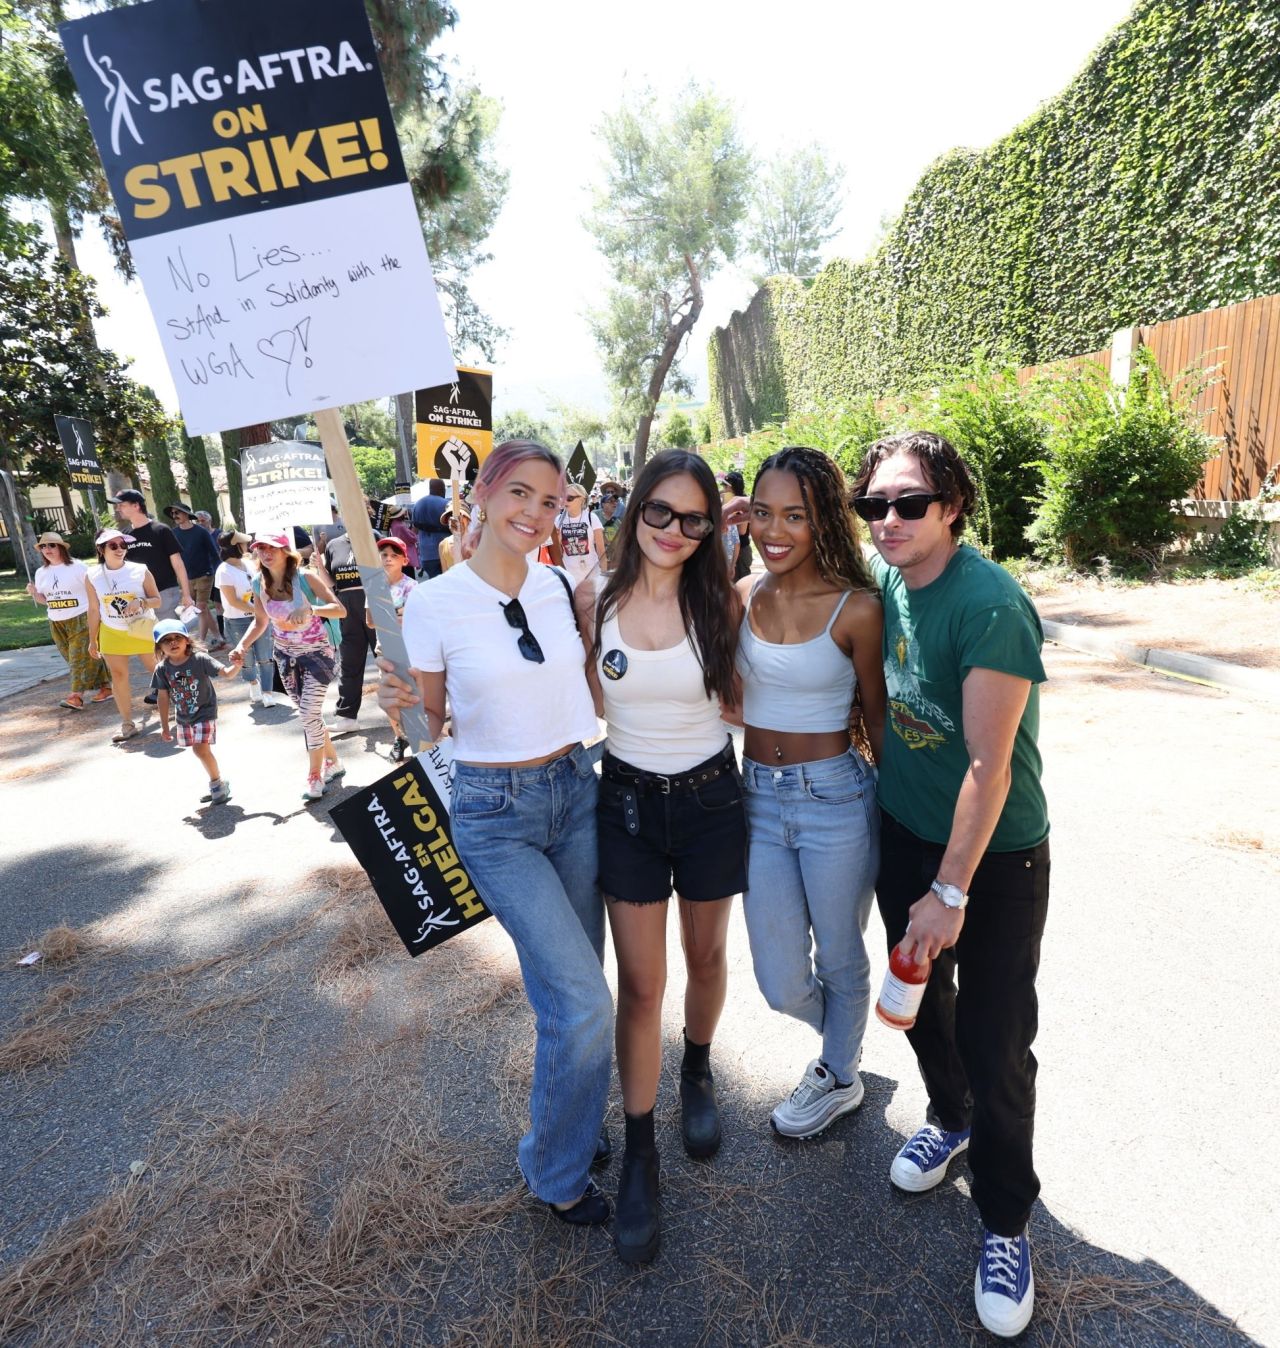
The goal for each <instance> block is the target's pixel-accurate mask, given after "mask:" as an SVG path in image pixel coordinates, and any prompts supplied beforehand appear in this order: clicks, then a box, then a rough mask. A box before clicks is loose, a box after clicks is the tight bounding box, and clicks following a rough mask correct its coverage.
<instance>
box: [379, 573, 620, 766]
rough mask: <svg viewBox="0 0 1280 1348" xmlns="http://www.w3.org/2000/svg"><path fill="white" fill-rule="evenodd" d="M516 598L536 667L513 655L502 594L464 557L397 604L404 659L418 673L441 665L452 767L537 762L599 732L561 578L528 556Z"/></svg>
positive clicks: (513, 632) (514, 633)
mask: <svg viewBox="0 0 1280 1348" xmlns="http://www.w3.org/2000/svg"><path fill="white" fill-rule="evenodd" d="M517 597H518V598H519V600H520V606H521V608H522V609H524V614H525V618H526V620H527V621H528V624H529V630H530V631H531V632H532V633H533V635H534V636H535V637H536V638H537V641H538V645H539V646H540V647H541V649H542V653H543V657H544V659H543V662H542V663H541V664H538V663H536V662H535V661H532V660H526V659H525V658H524V657H523V656H522V655H521V654H520V650H519V647H518V645H517V642H518V641H519V639H520V632H519V630H518V629H517V628H514V627H511V626H510V625H509V624H508V622H507V617H506V614H505V612H504V611H503V605H504V604H506V603H507V602H508V597H507V595H505V594H503V592H502V591H501V590H498V589H495V588H494V587H493V586H492V585H490V584H489V583H488V581H485V580H481V578H480V577H479V576H478V575H476V573H475V572H474V571H473V570H472V569H471V566H470V564H469V563H467V562H459V563H458V564H457V565H456V566H451V567H450V568H449V570H448V571H446V572H445V573H444V574H443V575H441V576H437V577H435V578H434V579H432V580H428V581H426V582H424V583H423V584H421V585H417V586H415V587H414V588H413V589H412V590H411V591H410V593H409V597H408V599H406V600H405V604H404V644H405V646H406V647H407V648H408V652H409V663H410V664H411V665H412V666H413V668H414V669H420V670H422V671H424V672H425V673H439V672H440V671H441V670H443V671H444V676H445V691H446V693H447V694H448V698H449V707H450V711H451V713H452V716H453V743H454V747H453V756H454V757H455V758H456V759H457V760H458V761H459V762H460V763H520V762H524V761H525V760H527V759H532V758H541V757H543V756H544V755H545V754H549V753H554V752H555V750H557V749H559V748H562V747H563V746H564V745H566V744H573V743H575V742H576V741H581V740H590V739H594V738H595V736H596V734H597V731H598V729H599V727H598V724H597V722H596V714H595V708H594V706H593V704H592V700H591V690H590V688H589V686H588V684H587V670H586V656H585V653H584V651H583V649H582V638H581V637H580V636H579V635H578V624H577V620H576V618H575V617H574V612H573V604H572V602H571V601H570V599H569V596H568V594H567V593H566V591H565V586H564V582H563V581H562V580H561V578H560V577H559V576H558V575H557V574H556V573H555V572H554V571H553V570H552V569H551V568H550V567H549V566H543V565H542V564H541V563H539V562H533V563H531V564H530V565H529V570H528V574H527V575H526V577H525V581H524V584H523V585H522V586H521V588H520V593H519V595H518V596H517Z"/></svg>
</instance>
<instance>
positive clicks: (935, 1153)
mask: <svg viewBox="0 0 1280 1348" xmlns="http://www.w3.org/2000/svg"><path fill="white" fill-rule="evenodd" d="M968 1146H969V1130H968V1129H967V1128H965V1129H963V1130H962V1131H961V1132H958V1133H948V1132H945V1131H944V1130H943V1129H941V1128H935V1127H934V1126H933V1124H931V1123H926V1124H925V1126H924V1127H923V1128H921V1129H920V1130H919V1132H917V1133H916V1135H915V1136H914V1137H913V1138H912V1139H911V1141H910V1142H908V1143H907V1145H906V1146H905V1147H903V1149H902V1150H901V1151H900V1152H899V1153H898V1154H897V1155H896V1156H895V1157H894V1158H893V1164H892V1165H891V1166H890V1167H889V1178H890V1179H891V1180H892V1181H893V1183H894V1184H895V1185H896V1186H897V1187H898V1188H899V1189H905V1190H906V1191H907V1192H908V1193H909V1194H922V1193H924V1191H925V1190H926V1189H932V1188H933V1187H934V1185H936V1184H941V1183H942V1181H943V1180H944V1179H945V1178H946V1175H947V1166H948V1165H949V1164H950V1162H951V1158H952V1157H953V1156H958V1155H959V1154H960V1153H961V1152H962V1151H964V1150H966V1149H967V1148H968Z"/></svg>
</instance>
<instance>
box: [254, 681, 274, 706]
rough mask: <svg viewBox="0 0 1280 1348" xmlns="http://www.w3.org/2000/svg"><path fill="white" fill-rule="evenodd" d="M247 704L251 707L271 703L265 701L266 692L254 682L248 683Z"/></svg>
mask: <svg viewBox="0 0 1280 1348" xmlns="http://www.w3.org/2000/svg"><path fill="white" fill-rule="evenodd" d="M249 705H250V706H251V707H269V706H270V705H271V703H269V702H268V701H267V694H265V693H264V692H263V691H262V689H261V688H259V687H258V685H257V684H256V683H251V684H250V685H249Z"/></svg>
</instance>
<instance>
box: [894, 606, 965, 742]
mask: <svg viewBox="0 0 1280 1348" xmlns="http://www.w3.org/2000/svg"><path fill="white" fill-rule="evenodd" d="M884 682H885V688H886V690H887V691H888V694H889V723H890V724H891V725H892V726H893V733H894V734H895V735H897V736H898V738H899V739H900V740H902V742H903V743H904V744H905V745H906V746H907V748H908V749H937V748H938V746H939V745H942V744H945V743H946V742H947V737H946V735H945V734H944V733H943V731H954V730H955V728H956V727H955V722H954V721H953V720H952V719H951V718H950V717H949V716H948V715H947V714H946V712H945V711H943V710H942V708H941V707H939V706H938V705H937V703H935V702H931V701H930V700H929V699H928V698H927V697H925V695H924V692H923V691H922V690H921V687H920V643H919V642H918V641H917V640H916V638H915V634H914V633H913V632H912V631H911V629H910V628H908V627H906V626H905V625H904V626H903V627H902V628H901V629H900V630H899V632H898V635H897V637H896V639H895V640H894V642H893V645H892V647H891V649H890V651H889V655H888V657H887V658H886V659H885V662H884ZM934 722H940V723H941V725H942V729H941V730H939V729H938V728H937V726H936V725H935V724H934Z"/></svg>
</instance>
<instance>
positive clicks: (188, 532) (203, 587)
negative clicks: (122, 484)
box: [164, 501, 227, 651]
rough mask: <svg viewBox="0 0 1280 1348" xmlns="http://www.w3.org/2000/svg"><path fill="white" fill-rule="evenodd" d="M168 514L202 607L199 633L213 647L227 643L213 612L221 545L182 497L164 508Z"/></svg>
mask: <svg viewBox="0 0 1280 1348" xmlns="http://www.w3.org/2000/svg"><path fill="white" fill-rule="evenodd" d="M164 513H165V518H166V519H168V520H169V521H170V523H171V524H172V525H173V536H174V538H176V539H177V541H178V547H179V548H181V549H182V561H183V564H184V565H185V566H186V568H187V580H188V582H189V583H190V585H191V593H192V595H193V596H194V597H195V601H196V607H197V608H198V609H199V610H200V636H201V637H203V638H204V640H205V641H206V643H207V645H208V648H209V649H210V650H211V651H217V650H221V649H222V648H223V647H224V646H226V644H227V643H226V642H225V641H223V639H222V634H221V633H220V632H219V631H218V622H217V619H216V618H215V617H214V615H213V606H212V602H211V601H212V599H213V573H214V572H215V571H216V570H217V569H218V565H219V563H220V562H221V561H222V557H221V556H220V555H219V552H218V545H217V543H215V542H214V540H213V536H212V535H211V534H210V533H209V531H208V529H206V528H204V527H203V525H201V524H200V523H199V522H198V521H197V520H196V515H195V511H194V510H192V509H191V507H190V506H189V505H186V504H184V503H183V502H182V501H179V502H177V504H176V505H168V506H165V508H164Z"/></svg>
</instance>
